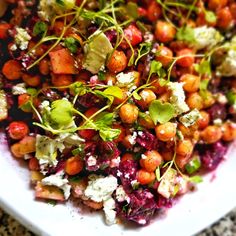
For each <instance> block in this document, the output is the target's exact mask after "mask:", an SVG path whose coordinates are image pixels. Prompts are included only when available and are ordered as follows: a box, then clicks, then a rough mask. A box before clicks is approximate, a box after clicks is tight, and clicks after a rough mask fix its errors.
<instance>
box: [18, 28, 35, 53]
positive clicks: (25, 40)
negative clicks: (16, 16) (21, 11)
mask: <svg viewBox="0 0 236 236" xmlns="http://www.w3.org/2000/svg"><path fill="white" fill-rule="evenodd" d="M16 32H17V34H16V35H15V43H16V45H17V46H18V47H19V48H20V49H21V50H25V49H27V47H28V44H29V41H30V39H31V36H30V35H29V34H28V32H27V31H26V30H25V29H23V28H19V27H16Z"/></svg>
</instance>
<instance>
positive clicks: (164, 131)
mask: <svg viewBox="0 0 236 236" xmlns="http://www.w3.org/2000/svg"><path fill="white" fill-rule="evenodd" d="M155 132H156V136H157V138H158V139H159V140H161V141H164V142H167V141H170V140H171V139H172V138H174V137H175V135H176V124H175V123H171V122H166V123H165V124H161V125H158V126H156V127H155Z"/></svg>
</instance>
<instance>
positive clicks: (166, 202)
mask: <svg viewBox="0 0 236 236" xmlns="http://www.w3.org/2000/svg"><path fill="white" fill-rule="evenodd" d="M157 207H158V208H171V207H172V199H167V198H164V197H162V196H161V195H159V196H158V200H157Z"/></svg>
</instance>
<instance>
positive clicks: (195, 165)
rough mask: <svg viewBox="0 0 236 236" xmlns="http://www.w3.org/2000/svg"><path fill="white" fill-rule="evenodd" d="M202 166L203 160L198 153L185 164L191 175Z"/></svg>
mask: <svg viewBox="0 0 236 236" xmlns="http://www.w3.org/2000/svg"><path fill="white" fill-rule="evenodd" d="M200 167H201V161H200V158H199V156H198V155H195V156H194V157H193V158H192V160H191V161H190V162H189V163H188V164H187V165H185V169H186V171H187V172H188V174H190V175H191V174H193V173H194V172H196V171H197V170H199V168H200Z"/></svg>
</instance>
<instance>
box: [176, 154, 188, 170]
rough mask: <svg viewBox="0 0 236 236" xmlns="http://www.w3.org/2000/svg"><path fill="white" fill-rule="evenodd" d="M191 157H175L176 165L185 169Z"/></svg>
mask: <svg viewBox="0 0 236 236" xmlns="http://www.w3.org/2000/svg"><path fill="white" fill-rule="evenodd" d="M190 159H191V156H181V155H179V154H177V155H176V157H175V163H176V164H177V166H178V167H179V168H180V169H183V168H184V166H185V165H186V164H187V163H188V162H189V161H190Z"/></svg>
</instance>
